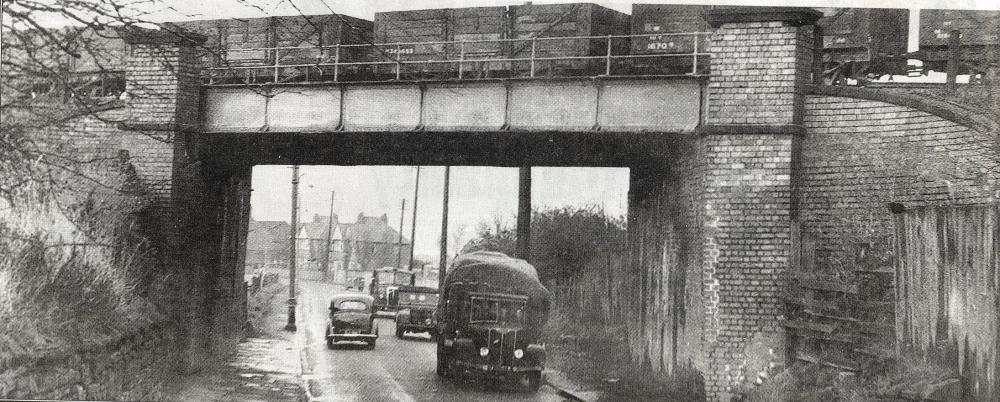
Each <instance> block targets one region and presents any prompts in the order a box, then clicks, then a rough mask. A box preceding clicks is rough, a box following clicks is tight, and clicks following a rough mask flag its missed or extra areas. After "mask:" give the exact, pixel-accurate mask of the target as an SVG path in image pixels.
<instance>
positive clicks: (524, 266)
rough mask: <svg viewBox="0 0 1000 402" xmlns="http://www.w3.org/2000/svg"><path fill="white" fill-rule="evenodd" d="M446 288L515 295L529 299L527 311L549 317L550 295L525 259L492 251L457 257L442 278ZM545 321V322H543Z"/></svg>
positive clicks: (533, 268)
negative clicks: (458, 286)
mask: <svg viewBox="0 0 1000 402" xmlns="http://www.w3.org/2000/svg"><path fill="white" fill-rule="evenodd" d="M444 283H445V287H450V286H451V285H454V284H459V283H461V284H466V285H474V286H475V287H476V288H477V289H476V290H478V291H484V292H489V291H493V292H504V293H516V294H521V295H524V296H528V308H529V309H531V310H534V311H535V312H537V313H541V314H542V315H543V316H546V315H548V310H549V304H550V302H551V298H552V295H551V293H549V291H548V289H545V286H542V283H541V282H539V280H538V272H537V271H535V267H533V266H532V265H531V264H529V263H528V262H527V261H525V260H521V259H517V258H511V257H508V256H507V255H506V254H503V253H497V252H492V251H476V252H472V253H468V254H463V255H461V256H458V257H457V258H456V259H455V261H454V262H452V264H451V268H450V269H449V270H448V274H447V275H446V276H445V280H444ZM542 322H544V320H543V321H542Z"/></svg>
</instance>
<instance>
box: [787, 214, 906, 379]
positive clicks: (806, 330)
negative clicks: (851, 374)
mask: <svg viewBox="0 0 1000 402" xmlns="http://www.w3.org/2000/svg"><path fill="white" fill-rule="evenodd" d="M792 238H793V239H794V241H793V244H792V253H791V267H790V270H789V282H788V286H787V288H786V289H785V290H784V292H783V294H782V298H783V301H784V303H785V311H786V317H787V319H786V320H784V321H783V322H782V325H783V326H784V327H785V329H786V334H787V342H788V344H787V350H786V353H787V357H788V363H789V364H791V363H793V362H795V361H806V362H811V363H817V364H821V365H825V366H830V367H834V368H837V369H841V370H848V371H860V370H861V367H862V366H864V363H865V362H866V361H870V360H872V359H878V358H883V357H887V356H889V355H891V354H892V343H891V339H892V332H893V326H892V320H893V299H892V298H893V288H892V287H893V281H892V274H893V269H892V266H890V265H889V264H888V262H887V261H885V262H883V261H881V260H878V259H873V258H871V255H870V253H865V252H862V251H861V250H862V249H863V247H855V248H857V250H850V251H849V253H850V254H851V258H850V260H849V261H848V263H849V266H848V267H846V268H847V269H846V270H845V271H844V272H841V273H840V274H839V275H838V274H833V273H830V272H824V271H823V270H821V269H818V268H817V258H816V249H817V241H816V240H815V239H814V238H813V236H811V235H809V234H808V233H804V232H803V231H802V230H800V228H799V227H797V226H796V227H793V233H792Z"/></svg>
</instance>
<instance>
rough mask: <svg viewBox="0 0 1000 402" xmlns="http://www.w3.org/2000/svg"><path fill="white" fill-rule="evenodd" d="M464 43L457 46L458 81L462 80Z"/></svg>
mask: <svg viewBox="0 0 1000 402" xmlns="http://www.w3.org/2000/svg"><path fill="white" fill-rule="evenodd" d="M464 61H465V42H459V44H458V79H462V68H463V67H464V66H465V63H464Z"/></svg>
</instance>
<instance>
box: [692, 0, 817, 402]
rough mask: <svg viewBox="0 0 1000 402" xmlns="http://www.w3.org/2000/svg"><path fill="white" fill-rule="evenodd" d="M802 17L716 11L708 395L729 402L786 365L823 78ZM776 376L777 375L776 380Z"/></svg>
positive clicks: (706, 235) (806, 16)
mask: <svg viewBox="0 0 1000 402" xmlns="http://www.w3.org/2000/svg"><path fill="white" fill-rule="evenodd" d="M820 15H821V14H820V13H818V12H816V11H814V10H811V9H802V8H770V7H755V8H732V9H720V10H713V11H712V12H711V13H710V15H709V22H710V23H711V24H712V25H713V26H714V27H716V34H715V37H714V40H713V42H712V48H711V50H710V51H711V53H712V54H713V57H712V77H711V79H710V81H709V96H708V98H709V99H708V116H707V124H706V125H704V126H702V127H701V134H702V137H701V140H700V143H701V150H702V151H703V152H704V159H703V168H704V171H703V172H704V174H705V176H704V178H705V182H704V183H705V184H704V186H705V187H704V192H703V195H702V207H703V208H704V209H703V211H702V212H703V222H704V226H703V227H702V233H703V234H702V236H703V242H702V244H703V261H702V280H703V283H702V284H703V287H702V298H703V303H704V304H703V307H704V315H705V321H704V326H703V329H704V345H703V353H705V354H707V356H706V357H707V358H706V361H707V367H706V370H707V372H705V373H704V376H705V387H706V392H707V396H708V399H709V400H728V398H729V395H731V394H734V393H737V392H741V391H745V390H747V389H748V388H749V387H752V386H753V385H754V384H755V383H756V382H757V380H758V378H759V377H761V372H763V371H766V370H767V369H768V368H769V365H770V363H782V362H783V361H784V357H783V356H781V355H780V354H781V350H782V346H783V344H784V341H783V337H782V330H781V329H780V325H779V321H780V320H781V319H782V316H783V311H782V310H783V309H782V304H781V302H780V293H781V290H782V288H783V286H784V283H785V282H786V281H785V275H786V273H787V269H788V263H789V253H790V249H791V228H792V222H793V220H794V219H796V217H795V194H794V191H795V188H794V187H795V185H794V184H795V169H794V165H795V160H796V153H797V151H796V149H797V147H798V141H799V137H800V136H801V135H802V134H804V129H803V127H802V125H801V122H802V114H803V106H804V98H803V94H802V88H803V87H804V85H806V84H808V83H809V82H811V78H812V77H811V75H812V73H813V69H812V64H813V45H814V44H813V42H814V35H813V33H814V26H813V25H814V24H815V22H816V20H817V19H818V18H819V17H820ZM765 376H766V375H765Z"/></svg>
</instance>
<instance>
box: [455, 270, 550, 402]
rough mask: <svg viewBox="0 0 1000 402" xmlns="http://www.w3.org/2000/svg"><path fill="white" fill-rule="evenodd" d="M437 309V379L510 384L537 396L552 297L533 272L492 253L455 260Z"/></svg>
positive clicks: (543, 361) (543, 366)
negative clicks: (472, 377)
mask: <svg viewBox="0 0 1000 402" xmlns="http://www.w3.org/2000/svg"><path fill="white" fill-rule="evenodd" d="M443 290H444V293H443V295H442V297H441V302H440V303H439V304H438V310H437V313H436V316H437V318H438V320H437V324H436V325H437V328H436V331H437V373H438V375H441V376H451V375H455V374H461V373H471V374H478V375H480V376H483V377H490V378H497V379H512V380H516V381H518V382H520V383H521V385H522V386H523V387H524V388H526V389H528V390H532V391H534V390H537V389H538V386H539V385H540V384H541V377H542V370H543V369H544V368H545V344H544V343H543V342H542V328H543V327H544V326H545V322H546V321H547V320H548V313H549V305H550V301H551V295H550V293H549V291H548V290H547V289H545V287H544V286H542V284H541V282H539V280H538V274H537V272H536V271H535V268H534V267H533V266H531V264H528V263H527V262H526V261H524V260H520V259H515V258H511V257H508V256H506V255H504V254H500V253H494V252H475V253H470V254H465V255H462V256H459V257H458V258H456V259H455V261H454V262H453V263H452V265H451V268H449V269H448V274H447V276H445V281H444V289H443Z"/></svg>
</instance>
